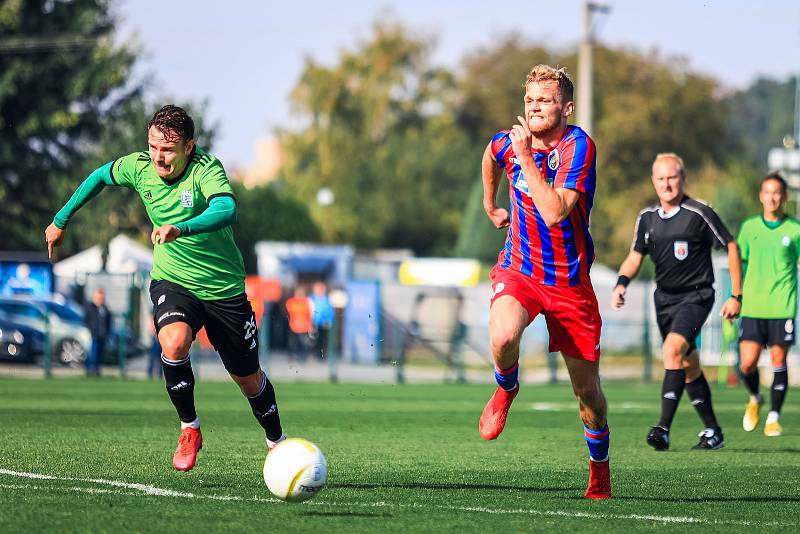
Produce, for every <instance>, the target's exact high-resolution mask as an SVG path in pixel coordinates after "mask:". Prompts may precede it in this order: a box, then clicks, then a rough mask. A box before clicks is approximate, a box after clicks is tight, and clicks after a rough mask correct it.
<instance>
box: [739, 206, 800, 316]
mask: <svg viewBox="0 0 800 534" xmlns="http://www.w3.org/2000/svg"><path fill="white" fill-rule="evenodd" d="M736 242H737V243H738V244H739V249H740V250H741V252H742V262H746V265H747V266H746V270H745V275H744V288H743V290H742V316H743V317H752V318H755V319H794V317H795V315H796V313H797V262H798V259H800V222H798V221H797V220H796V219H793V218H792V217H785V218H784V219H783V220H782V221H780V222H776V223H774V224H772V223H768V222H767V221H765V220H764V219H763V217H762V216H761V215H757V216H755V217H750V218H749V219H747V220H746V221H745V222H744V223H743V224H742V228H741V230H739V237H738V238H737V240H736Z"/></svg>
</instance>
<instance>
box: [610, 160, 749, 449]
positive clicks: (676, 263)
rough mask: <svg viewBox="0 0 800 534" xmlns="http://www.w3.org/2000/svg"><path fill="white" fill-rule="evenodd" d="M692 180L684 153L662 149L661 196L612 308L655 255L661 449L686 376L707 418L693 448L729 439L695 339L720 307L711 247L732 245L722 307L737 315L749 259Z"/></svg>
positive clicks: (624, 269)
mask: <svg viewBox="0 0 800 534" xmlns="http://www.w3.org/2000/svg"><path fill="white" fill-rule="evenodd" d="M685 181H686V175H685V173H684V169H683V160H682V159H681V158H680V157H679V156H678V155H677V154H672V153H667V154H659V155H658V156H656V159H655V161H654V162H653V186H654V187H655V190H656V194H657V195H658V203H656V204H654V205H653V206H650V207H648V208H645V209H644V210H642V211H641V212H640V213H639V218H638V219H637V221H636V230H635V231H634V241H633V246H632V247H631V251H630V253H629V254H628V256H627V257H626V258H625V261H623V262H622V265H621V266H620V268H619V279H618V280H617V285H616V287H615V288H614V290H613V292H612V294H611V307H612V308H613V309H615V310H619V309H620V308H621V307H622V306H623V305H624V304H625V289H626V287H627V285H628V283H629V282H630V280H631V278H633V277H635V276H636V273H638V272H639V268H640V267H641V265H642V259H644V255H645V254H650V257H651V258H652V260H653V262H654V263H655V265H656V291H655V294H654V296H653V300H654V302H655V305H656V316H657V318H658V329H659V331H660V332H661V337H662V338H663V339H664V345H663V349H662V353H663V357H664V384H663V386H662V389H661V395H662V398H661V419H660V420H659V421H658V424H657V425H656V426H654V427H652V428H651V429H650V433H649V434H648V435H647V443H648V444H649V445H650V446H652V447H653V448H654V449H656V450H659V451H665V450H667V449H668V448H669V429H670V425H671V424H672V418H673V416H674V415H675V410H677V408H678V401H680V398H681V394H682V393H683V388H684V383H685V384H686V391H687V393H688V394H689V398H690V399H691V400H692V405H693V406H694V407H695V409H696V410H697V413H698V415H699V416H700V419H702V420H703V424H704V425H705V428H704V429H703V431H702V432H700V441H699V442H698V443H697V445H695V446H694V447H693V448H694V449H719V448H721V447H722V446H723V445H724V443H725V438H724V437H723V435H722V429H721V428H720V426H719V424H718V423H717V418H716V417H715V416H714V409H713V407H712V406H711V390H710V389H709V387H708V382H707V381H706V378H705V376H704V375H703V371H702V370H701V369H700V356H699V354H698V352H697V346H696V345H695V339H696V338H697V335H698V334H699V333H700V328H701V327H702V326H703V323H704V322H705V320H706V318H707V317H708V314H709V313H710V312H711V308H712V307H713V306H714V288H713V283H714V269H713V267H712V265H711V247H712V246H716V247H717V248H726V249H727V251H728V267H729V269H730V274H731V288H732V294H731V297H730V298H729V299H728V300H727V301H726V302H725V304H723V306H722V316H723V317H724V318H725V319H729V320H731V319H734V318H736V317H737V316H738V315H739V310H740V309H741V301H742V265H741V260H740V257H739V249H738V247H737V246H736V241H735V240H734V238H733V236H731V234H730V233H729V232H728V230H727V228H725V225H724V224H722V221H720V219H719V216H717V214H716V213H715V212H714V210H712V209H711V207H709V206H708V205H706V204H704V203H702V202H698V201H697V200H694V199H691V198H689V197H688V196H686V195H685V194H684V192H683V188H684V184H685Z"/></svg>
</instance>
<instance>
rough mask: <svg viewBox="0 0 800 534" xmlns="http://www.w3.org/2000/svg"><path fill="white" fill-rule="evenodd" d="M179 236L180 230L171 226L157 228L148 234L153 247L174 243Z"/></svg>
mask: <svg viewBox="0 0 800 534" xmlns="http://www.w3.org/2000/svg"><path fill="white" fill-rule="evenodd" d="M180 235H181V231H180V229H179V228H178V227H177V226H175V225H172V224H165V225H163V226H159V227H158V228H156V229H155V230H153V232H152V233H151V234H150V241H151V242H152V243H153V244H154V245H163V244H165V243H169V242H170V241H175V240H176V239H177V238H178V237H179V236H180Z"/></svg>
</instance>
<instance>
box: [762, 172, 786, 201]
mask: <svg viewBox="0 0 800 534" xmlns="http://www.w3.org/2000/svg"><path fill="white" fill-rule="evenodd" d="M768 180H775V181H776V182H778V183H779V184H781V195H784V196H785V195H786V190H787V188H788V186H787V185H786V180H784V179H783V176H781V175H780V173H777V172H771V173H769V174H768V175H766V176H765V177H763V178H762V179H761V185H762V186H763V185H764V182H766V181H768Z"/></svg>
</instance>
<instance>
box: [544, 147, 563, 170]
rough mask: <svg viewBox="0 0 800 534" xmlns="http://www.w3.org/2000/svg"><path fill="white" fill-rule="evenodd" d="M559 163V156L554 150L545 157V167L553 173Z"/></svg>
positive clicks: (556, 150)
mask: <svg viewBox="0 0 800 534" xmlns="http://www.w3.org/2000/svg"><path fill="white" fill-rule="evenodd" d="M559 163H561V154H559V153H558V149H557V148H556V149H554V150H553V151H552V152H550V153H549V154H548V155H547V167H548V168H549V169H550V170H551V171H554V170H556V169H557V168H558V165H559Z"/></svg>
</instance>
